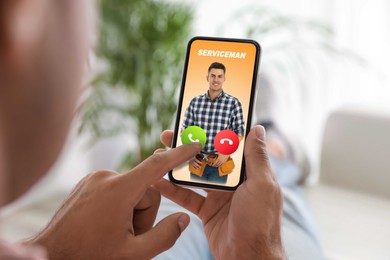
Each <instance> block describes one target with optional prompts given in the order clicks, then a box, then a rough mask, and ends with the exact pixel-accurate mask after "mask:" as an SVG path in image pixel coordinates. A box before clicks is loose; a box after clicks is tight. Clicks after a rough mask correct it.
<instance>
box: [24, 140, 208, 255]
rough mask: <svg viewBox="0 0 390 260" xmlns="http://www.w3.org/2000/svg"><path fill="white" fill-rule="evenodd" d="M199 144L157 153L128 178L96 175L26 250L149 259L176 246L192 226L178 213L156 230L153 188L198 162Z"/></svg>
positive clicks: (86, 180) (156, 204)
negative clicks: (38, 247) (168, 174)
mask: <svg viewBox="0 0 390 260" xmlns="http://www.w3.org/2000/svg"><path fill="white" fill-rule="evenodd" d="M200 149H201V145H200V144H199V143H194V144H189V145H182V146H180V147H177V148H175V149H170V150H168V151H165V152H162V153H156V154H154V155H152V156H151V157H149V158H148V159H146V160H145V161H143V162H142V163H140V164H139V165H138V166H137V167H135V168H134V169H132V170H131V171H129V172H128V173H124V174H118V173H115V172H112V171H107V170H104V171H97V172H94V173H92V174H89V175H88V176H86V177H85V178H84V179H83V180H82V181H81V182H80V183H79V184H78V185H77V186H76V187H75V189H74V190H73V192H72V193H71V194H70V195H69V197H68V199H67V200H66V201H65V202H64V203H63V205H62V206H61V207H60V209H59V210H58V212H57V213H56V214H55V216H54V217H53V219H52V220H51V221H50V223H49V224H48V226H47V227H46V228H45V229H44V230H43V231H42V232H41V233H40V234H38V235H37V236H36V237H35V238H33V239H31V240H29V241H26V243H25V244H26V245H41V246H43V247H45V248H46V250H47V253H48V256H49V259H117V258H120V259H151V258H153V257H155V256H156V255H157V254H159V253H161V252H163V251H165V250H167V249H169V248H170V247H172V246H173V244H174V243H175V241H176V239H177V238H178V237H179V236H180V234H181V232H182V231H183V230H184V229H185V228H186V227H187V225H188V224H189V217H188V215H186V214H184V213H176V214H173V215H170V216H168V217H166V218H164V219H163V220H161V221H160V222H159V223H158V224H157V225H156V226H155V227H153V224H154V221H155V217H156V214H157V210H158V208H159V204H160V194H159V192H158V191H156V190H155V189H153V188H150V185H151V184H153V183H154V182H156V181H157V180H159V179H161V178H162V177H163V176H164V175H165V174H166V172H168V171H169V170H171V169H172V168H175V167H177V166H179V165H180V164H182V163H184V162H185V161H187V160H189V159H190V158H192V157H194V155H195V154H196V153H198V152H199V151H200Z"/></svg>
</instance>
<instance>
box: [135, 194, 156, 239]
mask: <svg viewBox="0 0 390 260" xmlns="http://www.w3.org/2000/svg"><path fill="white" fill-rule="evenodd" d="M160 200H161V196H160V192H158V191H157V190H155V189H153V188H148V189H147V190H146V192H145V194H144V196H143V197H142V199H141V200H140V201H139V202H138V204H137V205H136V206H135V208H134V215H133V225H134V232H135V235H140V234H143V233H145V232H147V231H148V230H150V229H151V228H152V227H153V224H154V221H155V220H156V215H157V211H158V208H159V206H160Z"/></svg>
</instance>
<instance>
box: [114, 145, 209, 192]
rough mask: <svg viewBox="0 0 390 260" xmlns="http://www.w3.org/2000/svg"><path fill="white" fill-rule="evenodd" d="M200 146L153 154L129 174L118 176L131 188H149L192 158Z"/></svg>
mask: <svg viewBox="0 0 390 260" xmlns="http://www.w3.org/2000/svg"><path fill="white" fill-rule="evenodd" d="M200 149H201V145H200V144H199V143H192V144H187V145H182V146H179V147H177V148H174V149H170V150H167V151H165V152H160V153H155V154H153V155H152V156H150V157H149V158H147V159H146V160H145V161H143V162H142V163H140V164H139V165H138V166H137V167H135V168H134V169H132V170H131V171H130V172H128V173H125V174H123V175H122V176H120V177H121V178H122V180H121V181H122V182H123V183H124V184H125V185H126V184H129V183H131V184H132V186H133V187H140V188H141V187H143V188H146V187H149V186H150V185H151V184H153V183H155V182H156V181H157V180H159V179H161V178H162V177H163V176H164V175H165V174H166V173H167V172H168V171H169V170H171V169H173V168H175V167H177V166H179V165H180V164H182V163H184V162H186V161H188V160H189V159H191V158H193V157H194V156H195V155H196V154H197V153H199V151H200Z"/></svg>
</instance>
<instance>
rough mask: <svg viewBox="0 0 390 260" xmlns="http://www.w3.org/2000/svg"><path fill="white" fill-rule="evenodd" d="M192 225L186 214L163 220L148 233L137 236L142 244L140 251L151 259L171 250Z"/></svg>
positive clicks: (178, 214)
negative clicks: (189, 225)
mask: <svg viewBox="0 0 390 260" xmlns="http://www.w3.org/2000/svg"><path fill="white" fill-rule="evenodd" d="M189 223H190V217H189V216H188V215H187V214H185V213H175V214H172V215H170V216H168V217H166V218H164V219H163V220H161V221H160V222H159V223H158V224H157V225H156V226H155V227H154V228H152V229H151V230H149V231H148V232H146V233H144V234H142V235H139V236H137V239H139V240H140V242H141V244H140V245H139V247H138V248H139V249H140V250H142V251H143V252H144V255H145V257H147V258H148V259H151V258H153V257H155V256H156V255H158V254H160V253H162V252H164V251H166V250H168V249H169V248H171V247H172V246H173V245H174V244H175V242H176V240H177V239H178V238H179V237H180V235H181V233H182V232H183V231H184V230H185V229H186V228H187V226H188V224H189Z"/></svg>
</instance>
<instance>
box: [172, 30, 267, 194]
mask: <svg viewBox="0 0 390 260" xmlns="http://www.w3.org/2000/svg"><path fill="white" fill-rule="evenodd" d="M260 55H261V47H260V45H259V44H258V43H257V42H256V41H253V40H249V39H231V38H214V37H194V38H192V39H191V40H190V41H189V43H188V46H187V53H186V60H185V65H184V72H183V80H182V85H181V91H180V99H179V102H178V108H177V116H176V123H175V131H174V137H173V143H172V147H177V146H180V145H182V144H189V143H192V142H200V143H201V145H202V151H201V152H200V153H199V154H197V155H196V156H195V157H194V158H192V159H191V160H190V161H188V162H187V163H185V164H184V165H181V166H180V167H177V168H175V169H173V170H172V171H170V172H169V179H170V180H171V181H172V182H173V183H175V184H179V185H184V186H190V187H198V188H204V189H218V190H227V191H233V190H235V189H236V188H237V187H238V186H239V185H240V184H241V183H242V182H243V181H244V178H245V163H244V155H243V151H244V140H245V137H246V135H247V134H248V133H249V130H250V127H251V119H252V110H253V103H254V99H255V94H256V93H255V92H256V80H257V75H258V69H259V62H260Z"/></svg>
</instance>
